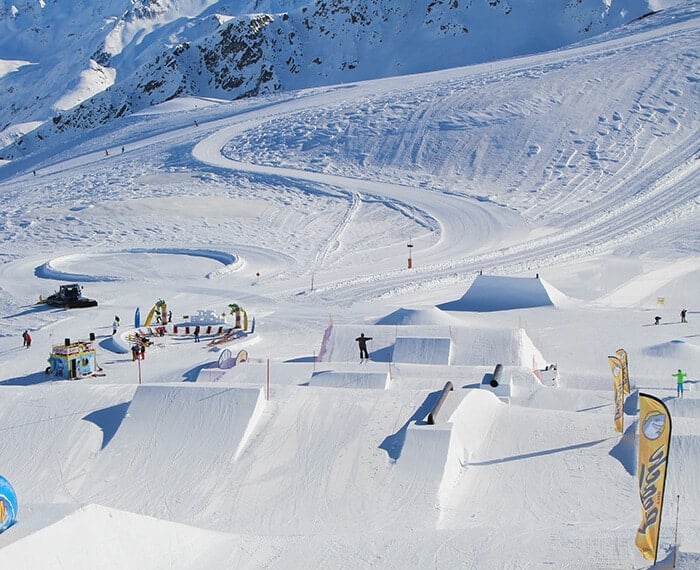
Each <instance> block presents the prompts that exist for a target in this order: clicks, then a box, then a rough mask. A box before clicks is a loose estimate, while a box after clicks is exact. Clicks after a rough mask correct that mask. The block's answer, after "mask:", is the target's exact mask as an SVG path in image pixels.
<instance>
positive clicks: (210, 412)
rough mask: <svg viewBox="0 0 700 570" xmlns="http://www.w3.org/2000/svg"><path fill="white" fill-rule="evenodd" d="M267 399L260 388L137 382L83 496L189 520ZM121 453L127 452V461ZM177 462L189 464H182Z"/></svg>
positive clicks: (227, 465)
mask: <svg viewBox="0 0 700 570" xmlns="http://www.w3.org/2000/svg"><path fill="white" fill-rule="evenodd" d="M264 401H265V400H264V396H263V393H262V390H261V389H260V388H239V387H232V386H226V387H224V386H216V385H211V384H182V383H178V384H153V385H141V386H139V387H138V389H137V390H136V392H135V394H134V399H133V400H132V402H131V404H130V405H129V409H128V413H127V415H126V417H125V418H124V420H123V422H122V423H121V425H120V427H119V429H118V430H117V433H116V434H115V436H114V438H113V439H112V440H111V441H110V443H109V445H107V447H105V449H104V450H103V451H102V452H101V453H100V456H99V457H98V459H97V461H96V463H95V465H94V468H93V470H92V471H91V472H90V474H89V475H88V476H87V479H86V481H85V483H84V484H83V487H82V488H81V492H82V493H83V496H84V497H86V502H97V503H99V504H103V505H106V506H110V507H113V508H118V509H123V510H129V511H137V512H141V513H144V514H149V515H151V516H157V517H159V518H160V517H162V518H169V519H177V520H180V521H187V522H189V521H191V520H192V519H193V517H194V516H195V515H196V514H197V512H198V509H199V505H200V504H201V502H200V501H205V499H206V498H207V493H208V490H209V489H211V488H213V486H215V484H216V483H217V482H219V481H221V480H223V479H225V478H226V476H227V474H228V471H229V470H230V461H231V459H232V458H235V457H236V456H237V455H238V453H240V452H241V450H242V449H243V447H244V446H245V442H246V441H247V439H248V438H249V434H250V432H251V430H252V426H253V425H254V424H255V423H256V421H257V418H258V416H259V412H260V410H261V408H262V407H263V406H264ZM125 457H128V458H130V460H129V461H128V463H127V464H125V463H124V458H125ZM182 461H186V462H187V465H188V468H187V469H185V470H183V469H182V468H181V466H180V464H181V462H182ZM144 481H148V485H144ZM154 489H156V490H157V491H156V492H154V491H153V490H154ZM175 490H181V491H184V490H186V491H187V493H188V494H192V497H191V499H190V500H186V501H180V500H172V496H173V492H174V491H175ZM198 493H201V495H198ZM206 500H208V499H206ZM205 502H206V501H205Z"/></svg>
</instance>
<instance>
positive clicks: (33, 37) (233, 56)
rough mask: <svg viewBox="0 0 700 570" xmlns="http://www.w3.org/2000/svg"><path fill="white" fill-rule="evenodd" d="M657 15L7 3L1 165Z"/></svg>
mask: <svg viewBox="0 0 700 570" xmlns="http://www.w3.org/2000/svg"><path fill="white" fill-rule="evenodd" d="M649 11H650V8H649V5H648V4H647V3H646V2H644V1H642V0H545V1H542V0H539V1H534V0H533V1H525V2H523V1H517V2H516V1H514V0H510V1H507V0H411V1H410V2H407V1H405V0H284V1H282V0H248V1H245V0H244V1H238V2H236V1H228V2H227V1H215V0H100V2H91V1H89V0H32V1H30V0H14V1H12V0H0V96H1V97H2V100H3V105H1V106H0V156H2V157H4V158H14V157H18V156H21V155H23V154H26V153H28V152H33V151H34V150H36V149H37V148H39V147H40V146H41V145H42V144H45V143H44V142H43V141H45V140H46V139H47V138H50V137H51V136H52V135H54V134H56V133H66V132H71V131H76V130H77V131H80V130H84V129H91V128H94V127H95V126H96V125H100V124H103V123H106V122H108V121H111V120H113V119H115V118H118V117H123V116H125V115H128V114H130V113H133V112H135V111H138V110H141V109H143V108H145V107H147V106H149V105H154V104H158V103H161V102H164V101H167V100H170V99H172V98H175V97H179V96H185V95H194V96H205V97H216V98H223V99H239V98H244V97H254V96H256V95H260V94H265V93H273V92H280V91H285V90H291V89H299V88H304V87H314V86H319V85H327V84H335V83H344V82H350V81H358V80H364V79H372V78H378V77H385V76H396V75H405V74H410V73H418V72H424V71H431V70H436V69H443V68H448V67H456V66H461V65H468V64H472V63H478V62H483V61H489V60H494V59H498V58H503V57H512V56H515V55H522V54H526V53H534V52H539V51H544V50H550V49H555V48H558V47H561V46H563V45H566V44H570V43H572V42H576V41H579V40H582V39H585V38H586V37H589V36H591V35H595V34H600V33H603V32H605V31H607V30H610V29H612V28H615V27H618V26H621V25H624V24H625V23H627V22H629V21H631V20H633V19H635V18H638V17H641V16H643V15H644V14H646V13H648V12H649Z"/></svg>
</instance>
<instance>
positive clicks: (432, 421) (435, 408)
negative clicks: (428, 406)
mask: <svg viewBox="0 0 700 570" xmlns="http://www.w3.org/2000/svg"><path fill="white" fill-rule="evenodd" d="M452 390H454V387H453V386H452V382H449V381H448V382H447V383H446V384H445V387H444V388H443V389H442V394H440V397H439V398H438V401H437V402H435V405H434V406H433V409H432V410H431V411H430V413H429V414H428V423H429V424H430V425H431V426H432V425H435V418H436V417H437V414H438V412H439V411H440V408H441V407H442V405H443V404H444V403H445V399H446V398H447V394H449V393H450V392H451V391H452Z"/></svg>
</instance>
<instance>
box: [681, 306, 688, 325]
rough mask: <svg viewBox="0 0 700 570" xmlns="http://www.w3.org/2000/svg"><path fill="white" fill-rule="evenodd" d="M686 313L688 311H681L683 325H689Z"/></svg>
mask: <svg viewBox="0 0 700 570" xmlns="http://www.w3.org/2000/svg"><path fill="white" fill-rule="evenodd" d="M686 312H687V311H686V310H685V309H681V322H682V323H687V322H688V321H686V320H685V314H686Z"/></svg>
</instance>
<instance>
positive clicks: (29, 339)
mask: <svg viewBox="0 0 700 570" xmlns="http://www.w3.org/2000/svg"><path fill="white" fill-rule="evenodd" d="M24 345H25V346H26V347H27V348H29V347H30V346H32V335H30V334H29V331H24Z"/></svg>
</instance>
